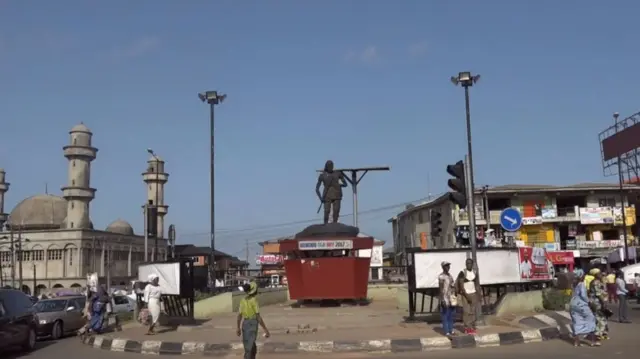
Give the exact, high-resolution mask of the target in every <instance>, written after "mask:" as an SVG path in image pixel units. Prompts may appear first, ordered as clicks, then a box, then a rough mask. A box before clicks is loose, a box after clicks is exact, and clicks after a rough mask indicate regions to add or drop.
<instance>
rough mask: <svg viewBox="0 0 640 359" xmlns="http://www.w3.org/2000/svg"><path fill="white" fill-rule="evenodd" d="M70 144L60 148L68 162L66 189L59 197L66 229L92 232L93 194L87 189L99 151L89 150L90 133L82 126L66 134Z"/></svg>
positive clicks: (92, 148) (92, 191) (91, 190)
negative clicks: (65, 216) (63, 211)
mask: <svg viewBox="0 0 640 359" xmlns="http://www.w3.org/2000/svg"><path fill="white" fill-rule="evenodd" d="M69 135H70V137H71V138H70V142H69V144H68V145H67V146H64V147H63V150H64V156H65V157H66V158H67V160H69V173H68V180H67V185H66V186H65V187H62V196H63V197H64V199H66V200H67V221H66V223H65V227H66V228H91V220H90V219H89V204H90V203H91V201H92V200H93V198H94V197H95V194H96V189H95V188H91V187H90V182H91V162H92V161H93V160H95V159H96V154H97V153H98V149H97V148H95V147H93V146H91V137H92V136H93V133H91V131H90V130H89V128H88V127H87V126H85V125H84V124H83V123H80V124H79V125H76V126H74V127H73V128H72V129H71V131H69Z"/></svg>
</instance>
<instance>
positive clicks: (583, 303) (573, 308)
mask: <svg viewBox="0 0 640 359" xmlns="http://www.w3.org/2000/svg"><path fill="white" fill-rule="evenodd" d="M583 277H584V276H576V277H575V283H574V284H575V286H574V288H573V295H572V297H571V302H570V303H569V314H571V330H572V331H573V340H574V342H573V345H574V346H580V344H581V342H582V339H583V338H588V339H589V340H590V345H591V346H600V342H598V341H596V338H595V335H594V332H595V330H596V318H595V316H594V314H593V312H592V311H591V306H590V305H589V297H588V294H587V286H586V285H585V283H584V278H583Z"/></svg>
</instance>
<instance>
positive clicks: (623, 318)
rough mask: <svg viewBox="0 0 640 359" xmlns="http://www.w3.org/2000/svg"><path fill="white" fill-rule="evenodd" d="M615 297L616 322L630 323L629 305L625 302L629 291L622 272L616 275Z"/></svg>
mask: <svg viewBox="0 0 640 359" xmlns="http://www.w3.org/2000/svg"><path fill="white" fill-rule="evenodd" d="M616 295H617V296H618V322H620V323H631V321H630V320H629V303H628V302H627V299H628V298H627V297H628V295H629V291H628V290H627V283H626V282H625V281H624V273H622V271H618V272H617V273H616Z"/></svg>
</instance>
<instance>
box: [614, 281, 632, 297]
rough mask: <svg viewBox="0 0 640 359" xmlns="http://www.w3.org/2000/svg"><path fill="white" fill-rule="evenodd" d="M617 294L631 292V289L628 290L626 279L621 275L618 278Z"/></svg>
mask: <svg viewBox="0 0 640 359" xmlns="http://www.w3.org/2000/svg"><path fill="white" fill-rule="evenodd" d="M616 294H617V295H627V294H629V291H628V290H627V284H626V283H625V282H624V279H622V278H620V277H618V278H616Z"/></svg>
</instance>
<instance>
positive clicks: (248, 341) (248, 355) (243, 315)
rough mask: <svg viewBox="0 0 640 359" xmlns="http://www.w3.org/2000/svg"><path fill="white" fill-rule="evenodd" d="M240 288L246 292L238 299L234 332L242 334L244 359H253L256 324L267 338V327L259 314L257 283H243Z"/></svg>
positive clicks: (256, 336) (256, 331)
mask: <svg viewBox="0 0 640 359" xmlns="http://www.w3.org/2000/svg"><path fill="white" fill-rule="evenodd" d="M242 289H243V290H244V292H245V293H246V294H247V295H246V296H245V297H244V298H242V300H241V301H240V308H239V310H238V325H237V330H236V334H237V335H238V336H240V335H242V344H243V346H244V359H255V357H256V355H257V353H258V350H257V347H256V340H257V339H258V324H259V325H260V326H261V327H262V330H264V336H265V337H266V338H269V336H271V334H269V329H267V326H266V325H265V324H264V321H263V320H262V317H261V316H260V306H259V305H258V298H257V297H256V296H257V294H258V285H257V284H256V282H251V283H250V284H245V285H244V286H242Z"/></svg>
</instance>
